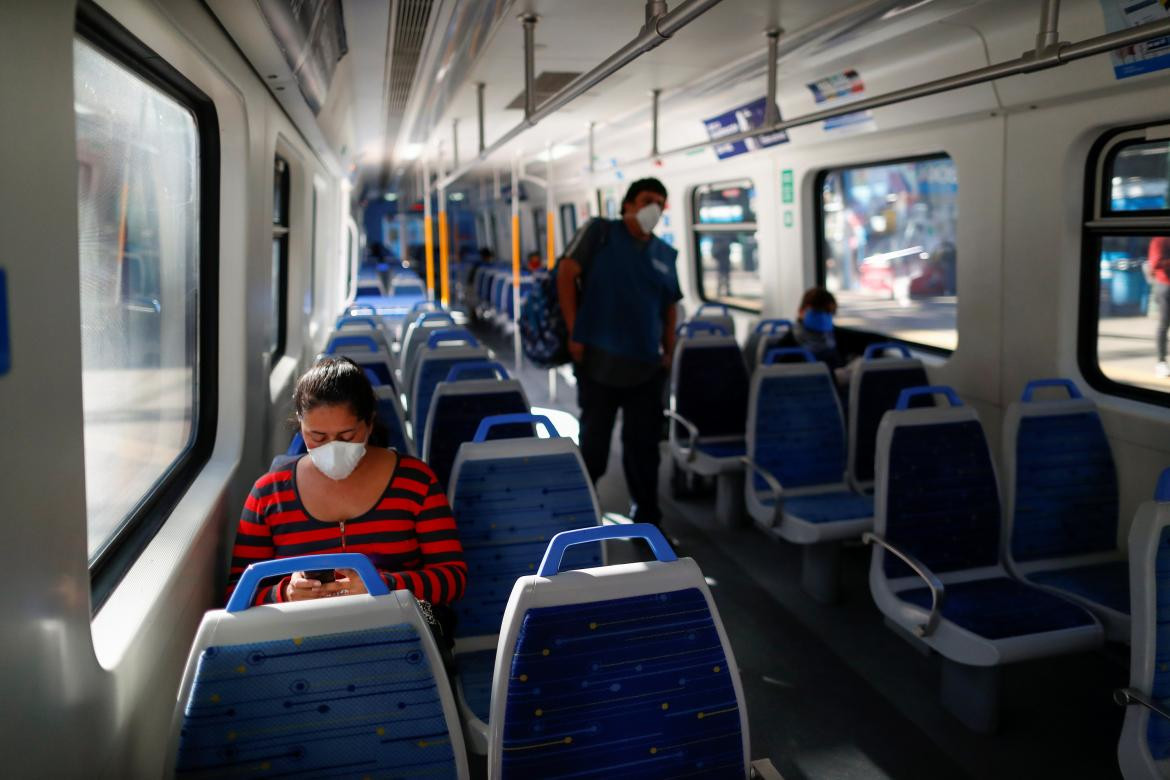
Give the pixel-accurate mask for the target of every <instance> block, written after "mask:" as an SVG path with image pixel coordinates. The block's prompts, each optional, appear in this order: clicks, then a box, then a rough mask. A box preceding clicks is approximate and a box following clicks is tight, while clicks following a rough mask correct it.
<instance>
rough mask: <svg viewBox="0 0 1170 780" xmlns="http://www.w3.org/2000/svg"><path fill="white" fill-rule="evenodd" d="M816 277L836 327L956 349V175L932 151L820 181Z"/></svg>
mask: <svg viewBox="0 0 1170 780" xmlns="http://www.w3.org/2000/svg"><path fill="white" fill-rule="evenodd" d="M818 189H819V190H820V193H821V198H820V203H819V208H820V214H819V219H818V227H819V229H820V241H819V242H818V243H819V250H820V251H819V256H818V267H817V272H818V280H819V283H820V284H823V285H824V286H826V287H827V288H828V289H829V290H830V291H831V292H832V293H833V294H834V295H836V297H837V324H838V325H839V326H841V327H845V328H853V329H857V330H861V331H867V332H871V333H875V334H880V335H882V336H890V337H893V338H896V339H899V340H901V341H904V342H908V343H911V344H918V345H921V346H923V347H926V348H929V349H933V350H937V351H940V352H947V353H949V352H951V351H953V350H954V349H955V347H956V346H957V345H958V340H959V339H958V336H959V334H958V330H957V328H956V319H955V312H956V308H957V304H958V285H957V274H956V271H957V268H956V262H957V253H956V251H955V227H956V224H957V221H958V189H959V188H958V178H957V176H956V172H955V164H954V162H953V161H952V160H951V158H950V157H947V156H946V155H938V156H933V157H928V158H920V159H914V160H903V161H896V162H889V163H881V164H876V165H865V166H858V167H854V168H837V169H834V170H830V171H825V172H823V173H822V174H821V175H820V177H819V187H818Z"/></svg>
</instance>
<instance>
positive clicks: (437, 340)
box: [399, 327, 479, 425]
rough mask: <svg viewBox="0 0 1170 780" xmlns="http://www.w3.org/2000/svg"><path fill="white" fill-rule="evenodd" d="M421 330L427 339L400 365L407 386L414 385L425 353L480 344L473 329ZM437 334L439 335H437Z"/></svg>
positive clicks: (403, 380)
mask: <svg viewBox="0 0 1170 780" xmlns="http://www.w3.org/2000/svg"><path fill="white" fill-rule="evenodd" d="M421 332H422V333H423V334H424V335H425V336H426V340H425V341H424V342H423V343H421V344H419V345H418V347H417V348H415V349H414V350H413V351H412V352H411V354H410V357H409V362H406V360H407V359H406V358H404V359H403V363H401V364H400V366H399V367H400V369H401V371H400V373H401V375H402V385H403V387H406V388H412V387H414V374H415V372H416V371H417V370H418V364H419V360H420V358H421V357H422V356H423V354H425V353H427V352H430V351H432V350H435V349H439V348H441V347H443V348H445V347H448V346H451V345H456V344H470V345H472V346H476V345H478V344H479V342H478V341H477V340H476V338H475V336H473V335H472V333H471V331H470V330H468V329H467V328H463V327H454V328H450V327H448V328H438V329H433V328H432V329H428V330H425V331H421ZM436 334H439V335H438V336H436ZM412 398H413V396H412ZM423 424H424V425H425V424H426V420H425V419H424V420H423Z"/></svg>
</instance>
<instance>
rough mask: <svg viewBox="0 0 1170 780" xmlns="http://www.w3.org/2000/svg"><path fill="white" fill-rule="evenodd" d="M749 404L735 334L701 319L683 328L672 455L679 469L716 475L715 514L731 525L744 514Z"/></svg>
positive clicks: (673, 399) (674, 374) (673, 390)
mask: <svg viewBox="0 0 1170 780" xmlns="http://www.w3.org/2000/svg"><path fill="white" fill-rule="evenodd" d="M747 401H748V374H747V367H746V366H745V365H744V362H743V353H742V352H741V351H740V349H739V344H737V343H736V341H735V337H734V336H732V335H731V331H729V330H727V328H726V327H724V326H723V325H719V324H712V323H707V322H702V321H699V322H694V321H692V322H688V323H686V324H684V325H681V326H679V339H678V342H677V343H676V344H675V349H674V362H673V365H672V366H671V371H670V408H669V409H667V410H666V415H667V416H668V417H670V418H671V420H672V422H671V425H670V435H669V442H670V451H671V455H672V457H673V460H674V466H675V468H676V469H677V470H678V471H681V472H682V473H684V474H687V473H689V474H697V475H702V476H715V477H717V480H716V499H715V501H716V514H717V516H718V517H719V519H720V521H721V522H723V523H725V524H728V525H733V524H735V523H737V522H739V517H740V516H742V514H743V485H742V484H741V481H742V479H743V457H744V455H745V454H747V449H746V444H745V443H744V430H745V426H746V424H747ZM676 479H677V477H676Z"/></svg>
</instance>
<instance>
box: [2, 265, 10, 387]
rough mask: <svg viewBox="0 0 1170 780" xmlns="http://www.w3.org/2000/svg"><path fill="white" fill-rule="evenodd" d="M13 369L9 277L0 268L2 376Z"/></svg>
mask: <svg viewBox="0 0 1170 780" xmlns="http://www.w3.org/2000/svg"><path fill="white" fill-rule="evenodd" d="M11 368H12V347H11V344H10V343H9V341H8V275H7V274H5V273H4V269H3V268H0V376H3V375H4V374H7V373H8V371H9V369H11Z"/></svg>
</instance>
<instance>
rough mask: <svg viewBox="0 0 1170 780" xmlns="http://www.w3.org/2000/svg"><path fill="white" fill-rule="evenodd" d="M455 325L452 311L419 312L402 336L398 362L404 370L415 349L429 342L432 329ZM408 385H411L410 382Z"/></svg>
mask: <svg viewBox="0 0 1170 780" xmlns="http://www.w3.org/2000/svg"><path fill="white" fill-rule="evenodd" d="M453 327H455V319H454V317H452V316H451V313H450V312H446V311H423V312H418V313H417V314H416V315H415V318H414V320H413V321H412V322H411V323H410V324H409V325H407V326H406V331H405V334H404V335H403V337H402V350H401V351H400V352H399V353H398V358H399V359H398V364H399V366H401V367H402V370H403V372H404V373H405V371H406V366H408V365H410V361H411V359H412V358H413V357H414V353H415V351H416V350H418V349H419V348H420V347H422V345H423V344H426V343H427V336H428V335H429V334H430V332H431V331H432V330H434V329H435V328H453ZM406 386H407V387H410V385H409V384H407V385H406Z"/></svg>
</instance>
